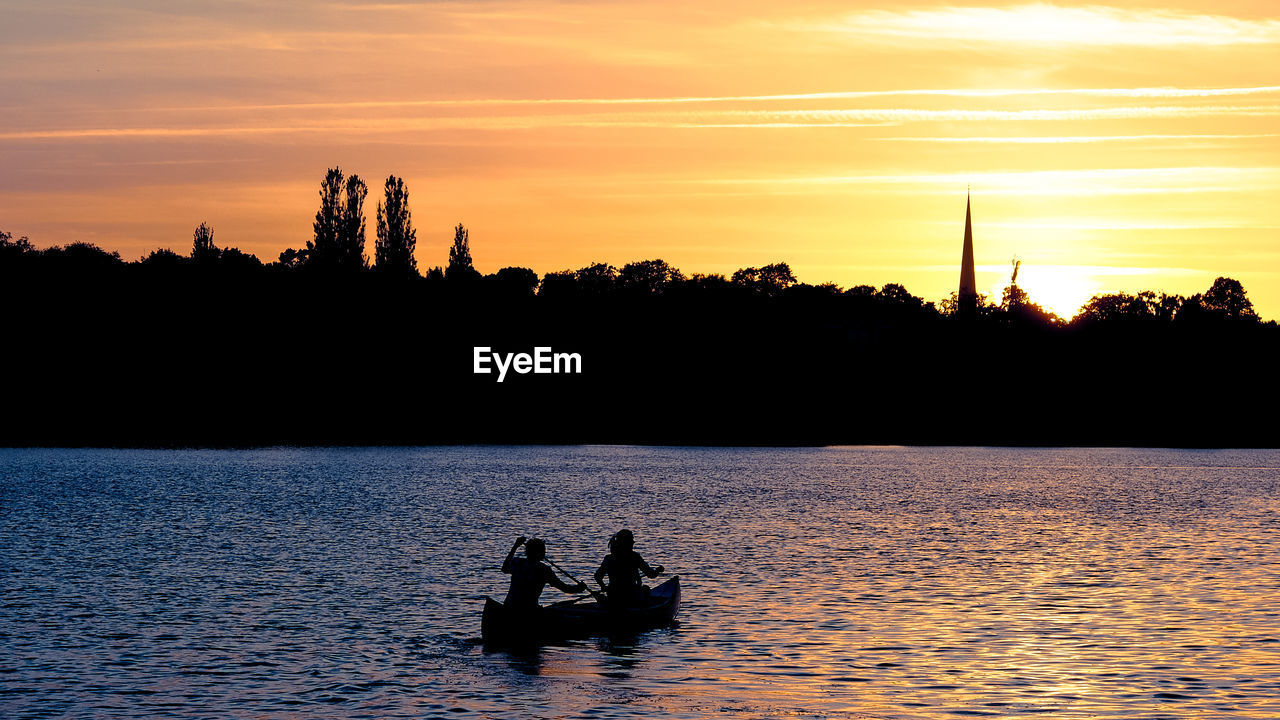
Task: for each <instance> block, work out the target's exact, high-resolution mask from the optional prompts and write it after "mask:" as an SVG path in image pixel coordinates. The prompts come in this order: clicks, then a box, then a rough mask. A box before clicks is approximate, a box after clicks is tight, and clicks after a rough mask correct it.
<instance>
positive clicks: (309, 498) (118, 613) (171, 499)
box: [0, 446, 1280, 718]
mask: <svg viewBox="0 0 1280 720" xmlns="http://www.w3.org/2000/svg"><path fill="white" fill-rule="evenodd" d="M0 513H2V514H0V558H3V560H2V562H3V565H4V570H3V573H2V574H0V584H2V587H3V601H2V602H3V613H2V614H0V715H2V716H3V717H6V718H43V717H99V718H136V717H144V716H145V717H178V718H206V717H207V718H227V717H243V718H398V717H415V718H421V717H453V718H467V717H535V718H536V717H541V718H621V717H636V716H644V717H666V718H702V717H725V718H826V717H830V718H956V717H968V716H1030V717H1033V716H1036V715H1043V714H1052V715H1053V716H1054V717H1064V718H1109V717H1115V718H1185V717H1198V718H1204V717H1218V718H1275V717H1280V602H1278V601H1277V598H1280V452H1278V451H1257V450H1248V451H1229V450H1227V451H1223V450H1216V451H1168V450H1140V449H1022V448H1019V449H1000V448H869V447H848V448H798V449H791V448H788V449H773V448H752V449H708V448H646V447H612V446H601V447H444V448H370V449H292V448H286V449H267V450H246V451H155V450H0ZM622 527H629V528H631V529H632V530H634V532H635V535H636V549H637V550H638V551H639V552H640V553H641V554H642V555H644V557H645V558H646V559H647V560H649V561H650V562H652V563H661V564H663V565H665V566H666V568H667V571H668V572H669V573H678V574H679V575H680V577H681V582H682V584H683V587H684V606H683V609H682V610H681V613H680V618H679V623H678V625H677V626H675V627H671V628H665V629H660V630H655V631H651V632H648V633H644V634H641V635H638V636H635V637H631V638H615V639H608V638H594V639H584V640H574V641H569V642H566V643H563V644H560V645H554V646H548V647H545V648H543V649H542V650H541V651H538V652H517V653H512V652H500V651H499V652H494V651H486V649H485V648H484V647H482V646H481V644H480V643H479V630H480V609H481V606H482V602H483V597H484V596H485V595H486V594H488V595H493V596H495V597H497V598H499V599H501V597H502V596H503V594H504V593H505V587H506V582H505V581H506V576H504V575H503V574H502V573H501V572H500V571H499V567H500V565H501V563H502V559H503V556H504V555H505V553H506V551H507V549H508V548H509V547H510V545H511V542H512V541H513V539H514V538H515V537H516V536H517V535H520V534H524V535H531V536H532V535H536V536H539V537H543V538H545V539H546V541H547V546H548V555H549V557H551V558H552V559H553V560H555V561H556V562H557V563H559V564H560V565H562V566H563V567H564V568H565V569H567V570H569V571H570V572H572V573H573V574H574V575H576V576H578V577H580V578H583V579H587V578H588V577H589V576H590V574H591V572H592V571H593V570H594V569H595V567H596V566H597V565H598V564H599V562H600V559H601V558H602V557H603V556H604V554H605V553H606V552H607V541H608V538H609V536H610V535H611V534H612V533H613V532H615V531H616V530H618V529H620V528H622ZM562 597H564V596H562V595H561V594H560V593H559V592H558V591H556V590H555V589H553V588H548V589H547V591H546V592H545V593H544V595H543V601H544V602H550V601H552V600H557V599H561V598H562Z"/></svg>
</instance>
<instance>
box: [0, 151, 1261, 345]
mask: <svg viewBox="0 0 1280 720" xmlns="http://www.w3.org/2000/svg"><path fill="white" fill-rule="evenodd" d="M367 197H368V187H367V185H366V184H365V182H364V181H363V180H362V179H361V178H360V177H359V176H358V175H356V174H351V175H349V176H348V175H344V173H343V172H342V170H341V168H338V167H334V168H330V169H329V170H328V171H327V172H326V174H325V177H324V180H323V181H322V182H321V183H320V191H319V200H320V207H319V209H318V210H317V211H316V214H315V219H314V222H313V223H312V229H313V235H312V238H311V239H309V240H308V241H307V242H306V244H305V246H303V247H300V248H288V249H286V250H284V251H282V252H281V253H280V254H279V256H278V257H277V258H276V260H275V261H274V262H270V263H264V262H262V261H261V260H260V259H259V258H258V257H256V256H255V255H253V254H251V253H247V252H244V251H242V250H240V249H239V248H236V247H219V246H218V245H217V244H216V242H215V239H214V229H213V228H212V227H210V226H209V225H208V224H207V223H203V222H202V223H201V224H200V225H199V226H197V227H196V228H195V230H194V231H193V233H192V243H191V251H190V254H189V255H182V254H180V253H177V252H175V251H173V250H172V249H168V248H160V249H156V250H154V251H152V252H151V253H149V254H148V255H146V256H144V257H142V258H140V259H139V260H137V261H136V262H126V261H125V260H124V259H122V258H121V257H120V254H119V253H118V252H108V251H106V250H103V249H101V248H99V247H98V246H96V245H93V244H91V243H84V242H77V243H71V244H69V245H66V246H55V247H50V248H47V249H38V248H36V247H35V246H34V245H33V244H32V243H31V241H30V239H29V238H26V237H21V238H17V239H15V238H13V236H12V235H11V234H9V233H6V232H3V231H0V262H3V264H4V265H5V266H6V267H7V268H9V269H11V270H16V269H17V268H19V267H21V268H24V269H34V270H45V271H48V272H51V273H55V274H56V273H58V272H62V271H66V272H83V271H102V270H107V269H110V268H123V267H126V266H129V267H134V268H138V269H139V270H140V271H142V272H146V273H147V274H148V275H164V274H166V273H178V272H190V271H197V272H203V273H205V274H215V275H218V274H220V275H226V276H244V275H245V274H254V273H301V274H306V275H310V276H315V277H322V278H326V279H330V280H333V279H338V278H341V277H344V276H346V277H351V276H354V275H364V274H371V275H374V276H377V277H382V278H388V279H393V280H396V281H405V282H410V283H419V284H421V285H422V286H424V287H426V288H428V289H433V290H438V291H439V290H443V291H462V292H467V293H470V294H472V295H475V294H477V293H480V294H484V295H488V296H492V297H494V298H512V297H539V298H545V299H548V300H558V301H564V300H571V299H579V300H584V301H585V300H589V299H598V298H603V297H622V298H643V297H655V296H671V297H676V298H689V297H693V296H702V297H725V298H732V297H758V298H770V299H778V298H793V299H794V298H799V299H802V300H803V301H805V302H810V303H811V302H823V301H828V302H836V303H844V304H846V305H852V306H857V307H862V308H866V309H875V308H878V309H880V310H882V311H883V310H886V309H891V310H892V312H894V313H895V314H896V315H898V316H901V315H902V314H903V313H907V314H910V315H912V316H915V317H917V318H921V319H927V318H930V317H936V318H946V317H958V316H959V315H960V311H959V303H958V300H957V297H956V294H955V293H952V294H951V296H950V297H949V298H946V299H944V300H942V301H941V302H940V303H937V304H935V303H933V302H929V301H926V300H924V299H923V298H921V297H918V296H915V295H912V294H911V293H910V292H909V291H908V290H907V289H906V288H905V287H903V286H902V285H900V284H897V283H889V284H886V285H884V286H883V287H880V288H876V287H873V286H870V285H856V286H853V287H850V288H841V287H839V286H837V285H835V284H833V283H824V284H820V285H809V284H805V283H802V282H800V281H799V280H797V278H796V277H795V275H794V273H793V272H792V271H791V268H790V267H789V266H788V265H787V263H785V262H778V263H773V264H770V265H765V266H763V267H746V268H741V269H739V270H737V271H735V272H734V273H732V274H730V275H728V276H725V275H722V274H715V273H713V274H702V273H694V274H691V275H686V274H685V273H683V272H681V271H680V270H679V269H678V268H676V267H674V266H672V265H670V264H669V263H667V262H666V261H664V260H662V259H649V260H639V261H635V262H630V263H627V264H625V265H623V266H621V267H616V266H614V265H611V264H608V263H592V264H589V265H586V266H584V267H581V268H578V269H577V270H569V269H565V270H560V271H554V272H548V273H546V274H545V275H543V276H541V277H540V276H539V275H538V273H536V272H535V271H533V270H532V269H530V268H526V267H504V268H501V269H499V270H497V271H496V272H493V273H491V274H487V275H486V274H482V273H480V272H479V271H477V270H476V268H475V266H474V263H473V261H472V257H471V237H470V231H469V230H468V229H467V228H466V227H465V226H463V225H462V224H461V223H459V224H458V225H457V226H456V227H455V228H454V237H453V242H452V244H451V246H450V247H449V253H448V258H447V262H446V263H445V264H443V265H438V266H434V267H431V268H430V269H428V270H427V271H426V272H425V273H422V272H420V271H419V268H418V264H417V260H416V251H417V229H416V228H415V227H414V225H413V217H412V213H411V211H410V207H409V190H408V188H407V186H406V185H405V182H404V180H403V179H402V178H399V177H396V176H395V175H390V176H388V177H387V179H386V181H385V182H384V183H383V195H382V198H381V199H380V200H379V201H378V203H377V205H376V209H375V216H374V217H375V234H376V239H375V242H374V249H373V253H372V257H370V256H369V255H368V254H367V253H366V230H367V227H366V220H365V210H364V205H365V201H366V199H367ZM974 315H975V317H974V318H971V319H972V320H974V321H976V322H980V323H985V324H989V325H1004V326H1016V327H1020V328H1031V329H1041V330H1055V329H1063V328H1087V327H1096V326H1125V327H1145V328H1154V327H1160V326H1170V327H1174V326H1179V325H1186V324H1202V323H1205V322H1227V323H1231V324H1235V325H1259V324H1263V323H1262V321H1261V319H1260V318H1259V317H1258V315H1257V312H1256V311H1255V309H1254V307H1253V304H1252V302H1251V301H1250V300H1249V298H1248V295H1247V293H1246V291H1245V289H1244V287H1243V285H1242V284H1241V283H1240V282H1239V281H1237V280H1234V279H1231V278H1227V277H1219V278H1217V279H1216V280H1215V281H1214V282H1213V284H1212V286H1211V287H1210V288H1209V289H1207V290H1206V291H1205V292H1203V293H1198V294H1194V295H1190V296H1181V295H1169V294H1165V293H1156V292H1154V291H1142V292H1138V293H1135V294H1129V293H1107V294H1100V295H1096V296H1094V297H1093V298H1091V299H1090V300H1089V302H1088V303H1086V304H1085V305H1084V306H1083V307H1082V308H1081V309H1080V310H1079V311H1078V312H1077V313H1076V315H1075V316H1074V317H1073V318H1070V319H1066V318H1060V317H1058V316H1057V315H1055V314H1054V313H1052V312H1050V311H1048V310H1046V309H1044V308H1043V307H1041V306H1040V305H1038V304H1037V303H1035V302H1034V300H1033V299H1032V298H1031V297H1030V296H1029V295H1028V294H1027V292H1026V291H1025V290H1024V289H1023V288H1021V287H1019V286H1018V284H1017V269H1016V267H1015V270H1014V273H1013V277H1012V278H1011V279H1010V282H1009V285H1008V286H1007V287H1006V288H1005V289H1004V291H1003V293H1002V296H1001V298H1000V300H999V301H998V302H996V301H993V300H991V299H989V298H987V297H986V296H979V298H978V302H977V310H976V312H975V313H974ZM1266 325H1269V326H1272V327H1274V325H1275V321H1271V322H1269V323H1266Z"/></svg>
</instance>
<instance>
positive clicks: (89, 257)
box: [40, 242, 124, 270]
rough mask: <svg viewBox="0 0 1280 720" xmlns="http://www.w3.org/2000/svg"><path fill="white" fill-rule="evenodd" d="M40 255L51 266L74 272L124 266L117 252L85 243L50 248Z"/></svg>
mask: <svg viewBox="0 0 1280 720" xmlns="http://www.w3.org/2000/svg"><path fill="white" fill-rule="evenodd" d="M40 255H41V256H42V257H43V258H45V259H46V260H48V261H50V263H51V264H54V265H58V266H62V267H65V268H68V269H74V270H97V269H102V268H108V267H118V266H122V265H124V260H122V259H121V258H120V253H119V252H117V251H114V250H113V251H111V252H107V251H106V250H103V249H102V248H100V247H98V246H97V245H94V244H93V243H87V242H74V243H71V244H70V245H66V246H63V247H56V246H55V247H51V248H48V249H47V250H44V251H42V252H41V253H40Z"/></svg>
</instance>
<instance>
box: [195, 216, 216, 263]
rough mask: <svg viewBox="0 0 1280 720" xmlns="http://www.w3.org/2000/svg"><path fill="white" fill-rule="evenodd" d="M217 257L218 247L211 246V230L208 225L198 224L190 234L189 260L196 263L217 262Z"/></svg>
mask: <svg viewBox="0 0 1280 720" xmlns="http://www.w3.org/2000/svg"><path fill="white" fill-rule="evenodd" d="M218 255H219V252H218V247H217V246H216V245H214V244H213V228H211V227H209V225H208V223H200V227H197V228H196V229H195V232H193V233H192V234H191V259H192V260H195V261H196V262H198V263H210V262H217V260H218Z"/></svg>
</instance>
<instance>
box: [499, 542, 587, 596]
mask: <svg viewBox="0 0 1280 720" xmlns="http://www.w3.org/2000/svg"><path fill="white" fill-rule="evenodd" d="M526 540H528V542H527V543H526V542H525V541H526ZM521 545H524V546H525V547H524V557H516V549H517V548H519V547H520V546H521ZM546 556H547V544H546V543H545V542H543V541H542V540H541V539H539V538H532V539H528V538H525V536H523V535H521V536H520V537H518V538H516V542H515V544H514V545H512V546H511V550H509V551H508V552H507V559H506V560H503V561H502V572H504V573H507V574H508V575H510V576H511V587H509V588H508V589H507V599H506V602H504V603H503V604H504V605H506V606H507V607H509V608H511V609H512V610H537V609H538V598H539V597H540V596H541V595H542V588H543V587H544V586H546V585H554V586H555V587H556V588H557V589H559V590H561V591H562V592H566V593H580V592H585V591H586V589H587V585H586V583H582V582H579V583H578V584H577V585H570V584H568V583H566V582H564V581H563V580H561V579H560V578H558V577H556V574H555V572H553V571H552V570H551V568H549V567H547V566H546V565H544V564H542V559H543V558H545V557H546Z"/></svg>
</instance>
